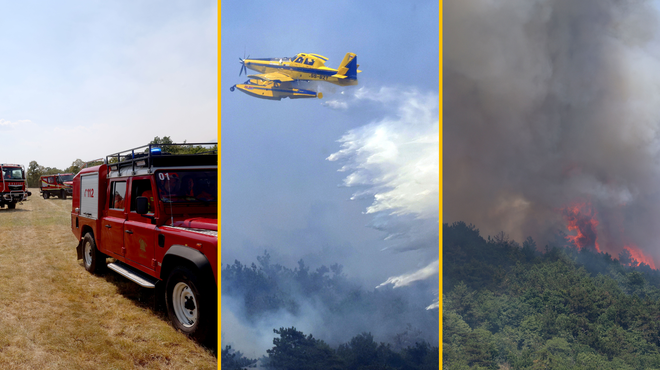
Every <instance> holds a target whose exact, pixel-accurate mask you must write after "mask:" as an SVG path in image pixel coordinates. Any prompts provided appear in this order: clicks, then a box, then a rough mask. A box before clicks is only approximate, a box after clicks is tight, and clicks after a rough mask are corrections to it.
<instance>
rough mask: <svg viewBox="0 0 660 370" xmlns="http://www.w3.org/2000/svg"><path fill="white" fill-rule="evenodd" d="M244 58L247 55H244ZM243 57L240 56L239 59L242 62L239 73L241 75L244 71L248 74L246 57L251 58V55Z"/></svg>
mask: <svg viewBox="0 0 660 370" xmlns="http://www.w3.org/2000/svg"><path fill="white" fill-rule="evenodd" d="M243 58H245V55H243ZM243 58H241V57H238V60H239V61H240V63H241V71H240V72H238V75H239V76H240V75H241V74H243V71H245V74H247V67H246V66H245V59H250V56H249V55H248V57H247V58H245V59H243Z"/></svg>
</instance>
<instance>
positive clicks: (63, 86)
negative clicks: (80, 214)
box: [0, 1, 218, 168]
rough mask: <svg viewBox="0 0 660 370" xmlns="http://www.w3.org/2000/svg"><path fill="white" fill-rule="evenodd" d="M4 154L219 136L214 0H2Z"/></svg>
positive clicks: (103, 150)
mask: <svg viewBox="0 0 660 370" xmlns="http://www.w3.org/2000/svg"><path fill="white" fill-rule="evenodd" d="M0 24H1V25H2V32H1V33H0V50H2V58H0V81H2V83H0V102H1V103H0V137H2V138H3V144H2V149H0V162H4V163H7V162H11V163H20V164H23V165H25V166H26V167H27V166H28V164H29V162H30V161H32V160H36V161H37V162H38V163H39V164H41V165H43V166H48V167H58V168H66V167H68V166H69V165H71V163H72V162H73V161H74V160H75V159H77V158H80V159H82V160H91V159H95V158H99V157H102V156H105V155H107V154H110V153H113V152H116V151H120V150H124V149H129V148H132V147H136V146H140V145H143V144H146V143H148V142H149V141H150V140H152V139H153V138H154V137H155V136H160V137H162V136H170V137H171V138H172V139H173V140H175V141H183V140H187V141H188V142H195V141H201V142H209V141H215V140H216V139H217V126H216V122H217V96H218V95H217V50H218V49H217V48H218V40H217V39H218V37H217V34H218V33H217V27H218V20H217V5H216V2H214V1H194V2H191V1H167V2H159V1H139V2H135V1H112V2H105V1H83V2H80V1H58V2H50V1H23V2H10V1H3V2H1V3H0Z"/></svg>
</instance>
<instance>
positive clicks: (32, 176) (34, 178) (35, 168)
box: [27, 136, 218, 188]
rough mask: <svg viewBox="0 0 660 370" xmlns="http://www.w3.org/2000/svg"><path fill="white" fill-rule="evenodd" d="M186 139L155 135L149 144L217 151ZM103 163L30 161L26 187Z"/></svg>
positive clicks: (187, 150) (190, 151)
mask: <svg viewBox="0 0 660 370" xmlns="http://www.w3.org/2000/svg"><path fill="white" fill-rule="evenodd" d="M185 143H186V141H185V140H184V145H172V144H174V142H173V141H172V139H171V138H170V137H169V136H163V137H162V138H160V137H158V136H156V137H154V139H153V140H151V141H150V142H149V144H158V145H159V146H160V147H161V148H162V150H163V152H167V153H172V154H197V153H203V152H216V153H217V151H218V145H217V144H215V145H213V146H210V147H209V146H202V145H185ZM101 163H103V162H102V161H101V160H96V161H90V162H85V161H83V160H81V159H80V158H77V159H76V160H75V161H73V162H72V163H71V165H70V166H69V167H67V168H64V169H59V168H56V167H44V166H42V165H40V164H39V163H37V161H31V162H30V164H29V165H28V168H27V182H28V187H31V188H38V187H39V186H40V184H39V179H40V178H41V176H44V175H54V174H59V173H72V174H74V175H75V174H77V173H78V172H80V170H81V169H83V168H84V167H89V166H96V165H99V164H101Z"/></svg>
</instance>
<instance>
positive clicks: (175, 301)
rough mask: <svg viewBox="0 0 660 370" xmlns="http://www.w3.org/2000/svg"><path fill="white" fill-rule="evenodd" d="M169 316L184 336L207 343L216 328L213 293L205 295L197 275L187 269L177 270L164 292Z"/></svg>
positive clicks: (172, 273) (177, 268)
mask: <svg viewBox="0 0 660 370" xmlns="http://www.w3.org/2000/svg"><path fill="white" fill-rule="evenodd" d="M165 294H167V296H166V299H165V301H166V303H167V313H168V315H169V317H170V321H172V325H173V326H174V328H176V329H177V330H180V331H181V332H183V333H184V334H185V335H187V336H189V337H191V338H193V339H195V340H197V341H198V342H204V341H205V340H207V339H208V338H209V337H210V333H211V332H212V331H213V328H215V318H216V316H217V310H216V309H214V307H215V306H214V304H215V299H213V294H212V293H211V292H208V293H206V292H204V291H203V290H202V284H201V283H200V280H199V276H198V274H196V273H194V272H193V271H191V270H190V269H189V268H187V267H183V266H180V267H176V268H175V269H174V270H172V272H171V273H170V276H169V277H168V279H167V285H166V289H165Z"/></svg>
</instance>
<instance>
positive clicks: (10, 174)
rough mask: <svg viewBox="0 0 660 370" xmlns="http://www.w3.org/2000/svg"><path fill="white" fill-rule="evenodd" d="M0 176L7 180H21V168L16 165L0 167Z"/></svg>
mask: <svg viewBox="0 0 660 370" xmlns="http://www.w3.org/2000/svg"><path fill="white" fill-rule="evenodd" d="M2 177H3V178H4V179H7V180H23V170H22V169H20V168H16V167H14V168H11V167H10V168H7V167H4V168H3V169H2Z"/></svg>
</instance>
